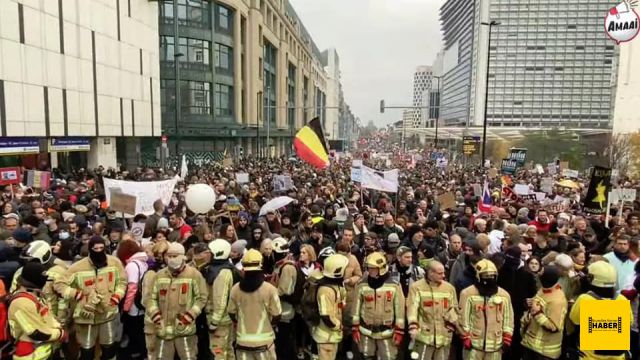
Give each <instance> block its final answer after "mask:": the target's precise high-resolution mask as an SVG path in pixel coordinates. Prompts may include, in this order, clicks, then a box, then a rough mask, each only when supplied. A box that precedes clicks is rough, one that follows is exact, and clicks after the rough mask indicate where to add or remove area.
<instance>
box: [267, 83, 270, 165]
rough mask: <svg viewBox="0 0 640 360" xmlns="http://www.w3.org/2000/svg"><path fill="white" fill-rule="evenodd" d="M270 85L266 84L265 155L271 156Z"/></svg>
mask: <svg viewBox="0 0 640 360" xmlns="http://www.w3.org/2000/svg"><path fill="white" fill-rule="evenodd" d="M270 95H271V86H267V157H268V158H271V99H270Z"/></svg>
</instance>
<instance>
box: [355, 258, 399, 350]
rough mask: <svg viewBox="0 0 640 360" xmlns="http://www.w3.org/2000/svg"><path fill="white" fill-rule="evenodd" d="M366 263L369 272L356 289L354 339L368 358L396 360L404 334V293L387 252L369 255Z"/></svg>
mask: <svg viewBox="0 0 640 360" xmlns="http://www.w3.org/2000/svg"><path fill="white" fill-rule="evenodd" d="M365 266H366V268H367V274H366V276H365V278H364V279H363V280H362V282H360V284H359V285H358V287H357V288H356V298H355V300H356V304H355V306H354V312H353V326H352V330H351V334H352V338H353V341H354V342H355V343H356V344H358V347H359V349H360V353H361V354H362V355H363V356H364V359H365V360H371V359H376V357H377V358H378V359H381V360H393V359H395V358H396V355H397V353H398V346H400V345H401V344H402V340H403V337H404V321H405V298H404V294H403V293H402V288H401V287H400V285H399V284H398V282H397V281H396V278H395V277H390V273H389V266H388V264H387V259H386V257H385V256H384V254H382V253H380V252H375V253H373V254H371V255H369V256H367V259H366V260H365Z"/></svg>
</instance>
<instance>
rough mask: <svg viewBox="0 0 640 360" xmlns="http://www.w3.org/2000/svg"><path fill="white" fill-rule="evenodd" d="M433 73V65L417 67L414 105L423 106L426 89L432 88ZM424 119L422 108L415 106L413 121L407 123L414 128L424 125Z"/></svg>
mask: <svg viewBox="0 0 640 360" xmlns="http://www.w3.org/2000/svg"><path fill="white" fill-rule="evenodd" d="M432 75H433V74H432V71H431V66H418V67H417V68H416V71H415V72H414V73H413V101H412V105H413V106H416V107H421V106H423V97H424V95H425V91H427V90H429V89H431V80H432V77H431V76H432ZM427 94H428V92H427ZM424 120H425V119H423V116H422V111H420V108H415V109H413V111H412V118H411V123H410V124H407V126H409V127H414V128H417V127H424V125H425V124H424Z"/></svg>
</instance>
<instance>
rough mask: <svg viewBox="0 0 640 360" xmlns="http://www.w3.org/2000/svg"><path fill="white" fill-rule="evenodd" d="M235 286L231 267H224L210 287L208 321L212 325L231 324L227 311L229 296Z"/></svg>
mask: <svg viewBox="0 0 640 360" xmlns="http://www.w3.org/2000/svg"><path fill="white" fill-rule="evenodd" d="M232 288H233V273H232V272H231V269H222V270H220V273H219V274H218V276H216V279H215V280H214V281H213V284H212V285H211V287H210V288H209V300H208V301H207V309H206V310H207V322H208V323H209V324H210V325H215V326H220V325H229V324H231V318H230V317H229V313H228V312H227V307H228V305H229V296H231V289H232Z"/></svg>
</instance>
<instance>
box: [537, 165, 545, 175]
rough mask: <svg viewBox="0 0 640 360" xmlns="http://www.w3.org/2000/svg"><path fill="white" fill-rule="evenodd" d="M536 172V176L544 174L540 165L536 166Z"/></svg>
mask: <svg viewBox="0 0 640 360" xmlns="http://www.w3.org/2000/svg"><path fill="white" fill-rule="evenodd" d="M536 171H538V174H544V168H543V167H542V165H541V164H536Z"/></svg>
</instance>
